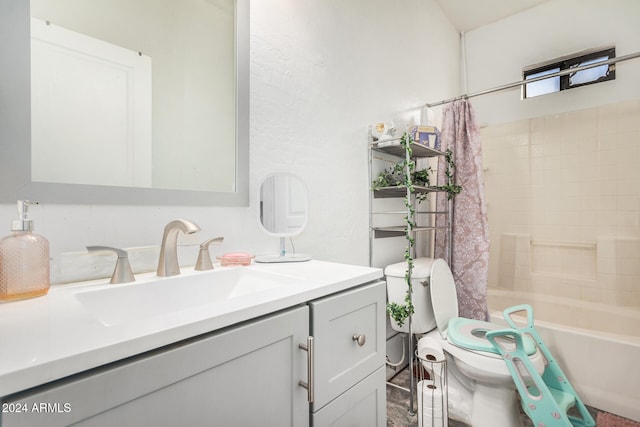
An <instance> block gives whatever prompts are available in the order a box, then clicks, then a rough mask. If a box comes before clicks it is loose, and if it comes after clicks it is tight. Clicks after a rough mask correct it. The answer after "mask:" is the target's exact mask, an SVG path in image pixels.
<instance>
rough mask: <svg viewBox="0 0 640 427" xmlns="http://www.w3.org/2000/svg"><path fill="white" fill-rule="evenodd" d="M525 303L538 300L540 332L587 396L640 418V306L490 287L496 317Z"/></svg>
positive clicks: (584, 397)
mask: <svg viewBox="0 0 640 427" xmlns="http://www.w3.org/2000/svg"><path fill="white" fill-rule="evenodd" d="M522 303H529V304H531V305H532V306H533V308H534V318H535V320H536V329H537V330H538V333H539V334H540V336H541V337H542V339H543V340H544V342H545V343H546V345H547V347H549V350H550V351H551V353H552V354H553V355H554V357H555V359H556V361H557V362H558V363H559V364H560V366H561V367H562V369H563V370H564V372H565V374H566V375H567V377H568V378H569V380H570V381H571V383H572V385H573V387H574V388H575V389H576V391H577V392H578V394H579V395H580V397H581V398H582V400H583V402H584V403H585V404H587V405H589V406H593V407H595V408H598V409H602V410H605V411H608V412H612V413H614V414H618V415H621V416H623V417H627V418H631V419H633V420H636V421H640V369H639V368H638V366H637V365H638V364H639V363H640V326H639V325H640V313H639V311H640V310H624V309H619V308H615V307H609V306H605V305H604V304H584V303H576V302H575V301H574V300H570V299H561V298H552V297H547V298H545V297H544V296H540V295H537V294H535V295H534V294H527V293H523V292H513V291H502V290H496V289H490V290H489V307H490V311H491V320H492V321H493V322H496V323H500V321H502V322H504V321H503V320H502V309H503V308H506V307H510V306H513V305H518V304H522ZM585 319H590V320H588V321H587V320H585ZM584 324H588V325H589V327H588V328H587V327H584V326H582V325H584ZM615 325H620V328H615V327H614V326H615ZM591 326H593V328H592V327H591Z"/></svg>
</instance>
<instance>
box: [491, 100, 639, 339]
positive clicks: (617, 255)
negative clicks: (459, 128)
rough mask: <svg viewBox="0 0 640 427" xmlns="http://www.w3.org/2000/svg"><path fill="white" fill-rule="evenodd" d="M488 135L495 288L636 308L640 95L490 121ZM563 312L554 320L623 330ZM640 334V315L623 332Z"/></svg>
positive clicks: (583, 316) (600, 321)
mask: <svg viewBox="0 0 640 427" xmlns="http://www.w3.org/2000/svg"><path fill="white" fill-rule="evenodd" d="M483 141H484V152H485V161H484V166H485V168H486V170H485V179H486V183H487V199H488V201H489V222H490V227H489V228H490V230H491V241H492V247H491V258H490V259H491V266H490V286H492V287H494V288H498V289H501V290H513V291H518V292H526V293H530V294H532V295H533V296H534V297H535V295H546V296H553V297H561V298H566V299H570V300H572V301H576V302H584V303H596V304H604V305H608V306H611V307H615V308H616V309H623V310H624V309H632V310H633V309H635V310H636V311H637V310H638V309H639V308H640V170H639V169H638V167H637V165H638V164H640V100H635V101H625V102H621V103H617V104H613V105H607V106H603V107H599V108H590V109H586V110H579V111H575V112H570V113H564V114H557V115H553V116H545V117H541V118H537V119H531V120H521V121H517V122H513V123H506V124H500V125H491V126H488V127H487V128H485V129H483ZM496 308H497V307H496ZM544 311H548V310H542V311H541V313H542V312H544ZM585 316H586V317H585ZM563 317H564V319H562V320H560V319H559V318H557V317H556V318H555V319H548V320H552V321H560V322H564V321H566V322H569V323H568V324H572V325H575V326H580V327H589V328H591V327H592V328H594V329H596V330H608V331H609V332H615V331H614V330H612V329H613V328H615V327H618V326H621V325H617V323H616V322H615V321H613V323H612V324H607V322H612V320H611V318H608V317H607V316H604V317H602V318H600V317H598V318H595V315H589V313H588V312H585V311H582V312H581V313H580V316H579V317H576V316H573V315H572V314H571V313H569V312H567V313H565V316H563ZM603 328H604V329H603ZM639 330H640V317H639V316H636V318H635V320H634V321H632V322H630V323H629V324H627V325H624V329H622V330H621V331H619V332H618V333H623V334H625V333H626V334H629V335H637V334H638V332H637V331H639Z"/></svg>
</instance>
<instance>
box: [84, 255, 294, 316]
mask: <svg viewBox="0 0 640 427" xmlns="http://www.w3.org/2000/svg"><path fill="white" fill-rule="evenodd" d="M296 283H300V279H298V278H296V277H292V276H286V275H281V274H277V273H271V272H266V271H261V270H258V269H255V268H252V267H231V268H222V269H216V270H212V271H207V272H196V271H194V272H189V273H186V274H182V275H180V276H173V277H157V278H154V279H153V280H150V281H145V282H139V283H138V282H133V283H127V284H122V285H110V286H108V287H104V288H100V289H95V290H85V291H79V292H77V293H76V294H75V296H76V298H77V299H78V301H80V303H81V304H82V305H83V306H84V307H85V308H86V309H87V310H88V311H89V312H90V313H91V314H92V315H93V316H94V317H95V318H96V319H98V320H99V321H100V322H102V323H103V324H104V325H106V326H112V325H117V324H122V323H127V322H131V321H139V320H144V319H148V318H152V317H159V316H166V315H169V314H171V313H176V312H180V311H184V310H189V309H195V308H199V307H204V306H208V305H213V304H217V303H224V302H228V301H230V300H234V299H236V298H240V297H247V296H251V295H255V294H259V293H263V292H268V291H274V290H277V289H278V288H281V287H284V286H289V285H294V284H296Z"/></svg>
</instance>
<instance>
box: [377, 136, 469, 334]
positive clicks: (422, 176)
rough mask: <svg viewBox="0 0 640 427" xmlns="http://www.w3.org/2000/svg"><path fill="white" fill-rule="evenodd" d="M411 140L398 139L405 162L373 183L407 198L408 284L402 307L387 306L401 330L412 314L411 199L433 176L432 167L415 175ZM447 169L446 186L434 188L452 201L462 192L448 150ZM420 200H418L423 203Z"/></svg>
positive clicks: (413, 223) (395, 166)
mask: <svg viewBox="0 0 640 427" xmlns="http://www.w3.org/2000/svg"><path fill="white" fill-rule="evenodd" d="M412 142H413V138H412V137H411V135H410V134H408V133H405V134H404V135H403V136H402V138H401V139H400V144H401V146H402V148H404V150H405V160H403V161H401V162H398V163H397V164H395V165H394V166H393V167H391V168H389V169H388V170H385V171H384V172H381V173H380V174H379V175H378V177H377V178H376V180H375V181H374V182H373V189H374V190H375V189H379V188H382V187H393V186H400V185H402V186H404V187H406V189H407V194H406V195H405V198H404V204H405V206H406V208H407V216H406V217H404V220H405V222H406V225H407V227H406V229H405V239H406V240H407V247H406V248H405V251H404V260H405V261H406V263H407V270H406V271H405V275H404V279H405V282H406V283H407V293H406V294H405V297H404V303H402V304H398V303H396V302H390V303H388V304H387V314H388V315H389V316H391V318H392V319H393V320H395V321H396V323H397V324H398V325H399V326H402V325H403V324H404V322H405V320H406V319H407V318H408V317H409V316H411V315H412V314H413V313H414V307H413V302H412V300H411V295H412V293H413V289H412V284H411V278H412V274H413V266H414V263H413V257H412V255H411V253H412V252H413V247H414V246H415V237H413V229H414V228H415V222H414V217H415V210H414V208H413V203H412V200H413V196H414V194H415V187H414V185H415V184H417V185H420V186H425V187H428V186H429V185H430V178H429V175H430V174H431V173H432V172H433V170H432V169H431V167H428V168H426V169H421V170H419V171H416V170H415V168H416V164H415V161H413V160H412V158H413V150H412V149H411V143H412ZM445 160H446V169H445V177H446V180H447V182H446V184H444V185H441V186H438V187H437V188H439V189H441V190H443V191H446V192H447V197H448V199H449V200H451V199H452V198H453V197H454V196H455V195H456V194H458V193H460V191H462V187H461V186H459V185H456V183H455V179H454V173H455V163H454V161H453V154H452V152H451V150H447V151H446V152H445ZM422 200H423V198H419V201H422Z"/></svg>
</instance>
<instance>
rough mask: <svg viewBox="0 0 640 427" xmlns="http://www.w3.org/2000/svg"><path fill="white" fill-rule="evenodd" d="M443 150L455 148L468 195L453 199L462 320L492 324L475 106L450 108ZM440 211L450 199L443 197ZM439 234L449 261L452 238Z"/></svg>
mask: <svg viewBox="0 0 640 427" xmlns="http://www.w3.org/2000/svg"><path fill="white" fill-rule="evenodd" d="M441 132H442V134H441V138H442V150H443V151H444V150H447V149H451V151H452V153H453V158H454V161H455V166H456V169H455V174H454V176H455V183H456V184H457V185H461V186H462V191H461V192H460V193H459V194H458V195H456V196H455V197H454V199H453V219H452V229H453V231H452V235H453V236H452V237H453V238H452V240H453V247H452V254H451V258H452V260H451V266H450V267H451V271H452V272H453V277H454V279H455V281H456V290H457V292H458V307H459V311H460V316H461V317H466V318H469V319H479V320H486V319H487V317H488V311H487V282H488V270H489V228H488V222H487V208H486V204H485V200H484V178H483V171H482V146H481V144H480V132H479V130H478V127H477V126H476V120H475V113H474V110H473V107H472V106H471V104H470V103H469V101H468V100H467V99H461V100H458V101H455V102H453V103H451V104H449V105H447V106H446V107H445V109H444V111H443V118H442V129H441ZM445 167H446V162H445V160H444V159H440V160H439V166H438V175H439V177H438V178H439V182H440V183H446V181H445V179H446V178H445V176H444V170H445ZM438 204H439V206H438V210H442V209H443V208H445V205H446V197H438ZM442 237H444V236H442V233H438V236H437V240H436V241H437V242H438V244H437V245H436V256H437V257H439V258H444V259H446V245H447V244H448V243H449V242H446V239H443V238H442Z"/></svg>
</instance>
